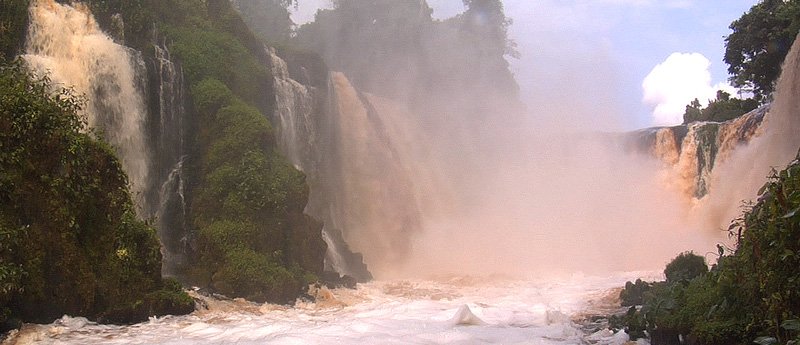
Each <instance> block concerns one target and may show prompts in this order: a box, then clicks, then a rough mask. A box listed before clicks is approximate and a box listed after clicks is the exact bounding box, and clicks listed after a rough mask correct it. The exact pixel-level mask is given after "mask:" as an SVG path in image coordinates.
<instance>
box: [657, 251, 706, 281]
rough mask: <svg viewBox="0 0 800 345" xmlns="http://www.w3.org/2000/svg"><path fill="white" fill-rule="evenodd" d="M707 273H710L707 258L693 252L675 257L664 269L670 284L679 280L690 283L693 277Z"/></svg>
mask: <svg viewBox="0 0 800 345" xmlns="http://www.w3.org/2000/svg"><path fill="white" fill-rule="evenodd" d="M706 273H708V266H706V259H705V258H703V257H702V256H699V255H696V254H694V253H692V252H686V253H681V254H680V255H678V256H677V257H676V258H675V259H672V261H671V262H670V263H669V264H667V267H666V268H665V269H664V275H665V276H666V277H667V283H668V284H672V283H678V282H683V283H688V282H689V281H691V280H692V279H694V278H697V277H699V276H702V275H704V274H706Z"/></svg>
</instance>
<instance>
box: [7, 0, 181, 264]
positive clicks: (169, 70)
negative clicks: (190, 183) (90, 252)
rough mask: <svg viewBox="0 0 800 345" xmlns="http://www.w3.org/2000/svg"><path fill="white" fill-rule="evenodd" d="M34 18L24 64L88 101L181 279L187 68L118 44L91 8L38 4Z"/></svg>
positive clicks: (161, 51) (161, 50)
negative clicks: (184, 83)
mask: <svg viewBox="0 0 800 345" xmlns="http://www.w3.org/2000/svg"><path fill="white" fill-rule="evenodd" d="M30 15H31V24H30V28H29V33H28V39H27V44H26V54H25V55H23V57H24V58H25V60H26V61H27V63H28V64H29V66H30V67H31V68H32V69H33V70H34V71H36V72H37V73H42V74H44V73H48V75H49V77H50V78H51V79H52V80H53V81H54V82H56V83H58V84H60V85H63V86H66V87H71V88H73V89H74V91H75V93H76V94H78V95H80V96H82V97H85V100H86V107H85V108H84V112H85V115H86V118H87V120H88V124H89V126H90V127H91V128H94V129H97V130H99V131H100V133H101V134H102V135H103V137H104V138H105V140H107V141H108V142H109V143H110V144H111V145H112V146H113V147H114V148H115V149H116V151H117V154H118V156H119V158H120V160H121V161H122V165H123V168H124V170H125V172H126V173H127V174H128V177H129V180H130V183H131V190H132V192H133V193H134V198H135V201H136V204H137V206H138V207H137V212H138V213H139V216H140V217H142V218H145V219H150V218H153V217H155V218H156V227H157V228H158V232H159V237H160V238H161V241H162V243H163V245H164V247H163V252H164V253H163V254H164V261H163V262H164V267H163V269H164V273H165V274H174V273H175V272H176V267H177V266H178V265H180V262H181V260H182V257H183V255H184V254H185V252H184V248H185V247H186V236H185V233H186V224H185V216H186V210H185V208H186V206H185V200H184V190H183V188H184V187H183V186H184V184H183V177H182V169H183V163H182V162H183V157H184V155H185V147H184V146H185V145H184V128H185V124H184V118H185V115H186V114H185V108H184V94H183V88H184V86H183V74H182V72H181V70H180V68H179V66H177V65H176V64H175V63H173V62H172V60H171V58H170V55H169V51H168V50H167V49H166V48H165V47H164V45H162V44H154V45H153V52H154V55H153V56H151V57H143V56H142V54H141V53H139V52H138V51H135V50H133V49H130V48H128V47H125V46H123V45H120V44H117V43H115V42H114V41H113V40H112V39H111V38H110V37H108V36H107V35H106V34H104V33H103V32H102V31H101V30H100V28H99V26H98V24H97V22H96V21H95V20H94V17H93V16H92V15H91V13H90V12H89V10H88V8H86V7H85V6H83V5H80V4H75V5H74V6H69V5H64V4H59V3H56V2H54V1H52V0H35V1H32V3H31V7H30ZM154 36H156V37H157V35H155V34H154Z"/></svg>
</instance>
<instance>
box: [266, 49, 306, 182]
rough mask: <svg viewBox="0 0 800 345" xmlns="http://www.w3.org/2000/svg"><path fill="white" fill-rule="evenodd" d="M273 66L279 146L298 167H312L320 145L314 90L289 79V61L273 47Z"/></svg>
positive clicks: (271, 60)
mask: <svg viewBox="0 0 800 345" xmlns="http://www.w3.org/2000/svg"><path fill="white" fill-rule="evenodd" d="M268 53H269V59H270V61H269V62H270V67H271V71H272V74H273V85H274V90H275V108H274V109H275V114H274V117H275V118H276V119H277V120H278V124H279V127H278V138H279V142H278V145H279V147H280V149H281V152H283V153H284V154H285V155H286V157H287V158H288V159H289V161H290V162H292V164H294V166H295V167H296V168H297V169H299V170H302V171H305V170H307V169H308V168H309V165H311V164H310V162H309V160H310V159H311V157H312V153H311V150H312V149H313V148H314V147H315V146H316V145H315V143H314V140H315V139H316V136H315V135H314V133H315V132H316V131H315V129H314V127H313V124H314V119H313V116H314V110H315V109H314V91H315V90H314V88H313V87H310V86H305V85H303V84H301V83H299V82H297V81H296V80H294V79H292V78H290V77H289V68H288V66H287V65H286V62H285V61H283V59H281V58H280V57H278V55H276V54H275V49H273V48H269V49H268Z"/></svg>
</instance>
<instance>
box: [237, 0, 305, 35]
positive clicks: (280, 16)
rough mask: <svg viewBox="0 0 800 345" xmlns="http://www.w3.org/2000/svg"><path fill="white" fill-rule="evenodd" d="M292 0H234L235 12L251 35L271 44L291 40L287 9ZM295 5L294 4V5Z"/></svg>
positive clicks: (290, 24) (289, 19)
mask: <svg viewBox="0 0 800 345" xmlns="http://www.w3.org/2000/svg"><path fill="white" fill-rule="evenodd" d="M292 3H293V0H234V1H233V4H234V5H235V7H236V10H237V11H238V12H239V13H240V14H241V16H242V19H244V21H245V22H246V23H247V25H248V26H249V27H250V29H251V30H253V33H254V34H256V35H257V36H258V37H260V38H263V39H264V40H266V41H267V42H270V43H272V44H277V43H286V42H288V41H289V38H291V35H292V32H293V30H292V29H293V26H294V22H292V19H291V17H290V14H289V10H288V7H289V6H291V5H292ZM294 4H295V5H296V3H294Z"/></svg>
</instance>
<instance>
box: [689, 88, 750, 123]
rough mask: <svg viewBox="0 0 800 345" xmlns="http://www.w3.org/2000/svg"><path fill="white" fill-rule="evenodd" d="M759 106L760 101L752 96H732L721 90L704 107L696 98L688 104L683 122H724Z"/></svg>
mask: <svg viewBox="0 0 800 345" xmlns="http://www.w3.org/2000/svg"><path fill="white" fill-rule="evenodd" d="M756 107H758V101H756V100H755V99H752V98H748V99H739V98H735V97H734V98H731V94H729V93H727V92H725V91H722V90H719V91H717V98H716V99H714V100H709V102H708V106H707V107H706V108H705V109H703V107H702V106H701V105H700V101H699V100H698V99H697V98H695V99H694V101H692V103H690V104H689V105H687V106H686V112H684V113H683V123H684V124H687V123H691V122H695V121H714V122H723V121H728V120H732V119H735V118H737V117H739V116H742V115H743V114H746V113H747V112H749V111H751V110H753V109H755V108H756Z"/></svg>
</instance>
